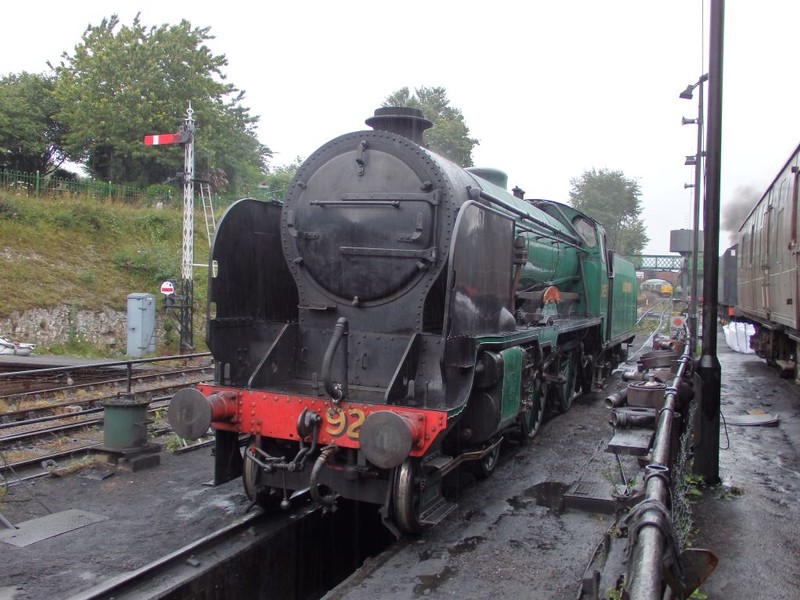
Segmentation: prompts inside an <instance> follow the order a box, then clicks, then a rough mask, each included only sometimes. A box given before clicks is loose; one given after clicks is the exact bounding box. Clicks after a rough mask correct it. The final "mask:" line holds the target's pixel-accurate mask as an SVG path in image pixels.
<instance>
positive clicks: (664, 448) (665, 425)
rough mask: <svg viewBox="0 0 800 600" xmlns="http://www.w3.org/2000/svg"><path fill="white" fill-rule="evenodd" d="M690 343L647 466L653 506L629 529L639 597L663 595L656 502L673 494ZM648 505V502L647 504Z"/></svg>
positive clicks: (634, 593)
mask: <svg viewBox="0 0 800 600" xmlns="http://www.w3.org/2000/svg"><path fill="white" fill-rule="evenodd" d="M689 348H690V345H689V344H687V346H686V348H685V349H684V355H683V356H682V357H681V359H680V361H679V362H680V365H679V367H678V372H677V374H676V376H675V379H674V380H673V381H672V385H671V386H670V387H668V388H667V391H666V395H665V403H664V408H662V409H661V411H660V415H659V420H658V427H657V429H656V436H655V441H654V443H653V452H652V461H651V463H650V464H649V465H648V466H647V468H646V471H647V474H646V475H645V482H646V483H645V498H644V500H643V501H642V502H643V504H644V503H650V504H651V505H652V506H653V508H645V509H644V510H643V511H642V514H641V517H640V520H639V521H638V522H637V523H635V524H634V525H633V526H634V527H636V531H637V532H638V535H634V536H632V535H631V532H630V530H629V533H628V537H629V542H628V543H629V544H630V543H631V542H632V541H633V540H634V539H635V541H636V544H635V546H634V547H633V560H632V561H631V563H630V571H629V574H630V577H628V578H627V580H628V581H629V582H630V585H629V587H628V589H629V592H630V597H631V598H635V599H636V600H660V599H661V598H662V597H663V587H664V584H663V580H662V577H661V564H662V555H663V548H664V542H665V541H666V540H665V539H664V534H663V531H662V527H661V525H662V513H661V512H660V511H658V510H657V508H656V507H657V506H666V505H667V502H668V500H669V498H670V490H669V474H670V467H671V465H670V456H671V439H672V425H673V420H674V416H675V409H676V407H677V404H678V387H679V386H680V384H681V381H682V379H683V377H684V374H685V373H686V369H687V365H688V364H689V363H690V362H691V360H692V359H691V355H690V354H689V352H690V350H689ZM645 506H647V505H645Z"/></svg>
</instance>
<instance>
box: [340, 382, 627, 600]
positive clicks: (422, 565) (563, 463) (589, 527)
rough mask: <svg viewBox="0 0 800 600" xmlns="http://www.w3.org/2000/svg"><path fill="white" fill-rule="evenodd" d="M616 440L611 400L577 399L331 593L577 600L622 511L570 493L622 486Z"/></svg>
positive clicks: (351, 597) (351, 599)
mask: <svg viewBox="0 0 800 600" xmlns="http://www.w3.org/2000/svg"><path fill="white" fill-rule="evenodd" d="M611 436H612V428H611V427H610V425H609V424H608V410H607V409H606V408H605V407H604V406H603V405H602V396H601V395H599V394H592V395H587V396H584V397H582V398H579V399H577V400H576V401H575V403H574V404H573V406H572V408H571V410H570V411H569V412H568V413H566V414H563V415H558V416H557V417H555V418H553V419H551V420H549V421H548V422H546V423H545V424H544V425H543V426H542V429H541V430H540V431H539V433H538V435H537V437H535V438H534V439H533V440H532V441H531V442H530V443H529V444H527V445H525V446H518V445H517V446H515V445H513V444H509V445H508V446H507V447H506V448H505V451H504V454H503V455H502V460H501V464H500V465H499V466H498V468H497V470H496V472H495V473H494V474H493V475H492V477H491V478H490V479H488V480H486V481H481V482H475V483H470V482H468V481H465V482H464V485H463V488H464V489H463V490H461V491H460V493H459V494H458V497H457V502H458V509H457V510H456V511H455V512H454V513H452V514H451V515H450V516H449V517H448V518H447V519H446V520H445V521H443V522H442V523H440V524H438V525H436V526H435V527H432V528H430V529H428V530H427V531H425V532H424V533H423V534H422V535H421V536H420V537H419V538H417V539H411V540H406V541H404V542H403V543H401V544H398V545H397V546H395V547H394V549H393V550H391V551H390V552H389V553H388V554H387V555H385V556H383V557H381V559H380V561H374V562H371V563H370V562H368V563H367V564H366V565H365V566H364V567H362V569H360V570H359V571H358V572H356V573H355V574H354V575H353V576H352V577H351V578H350V579H349V580H348V581H346V582H345V583H343V584H342V585H341V586H339V587H338V588H337V589H335V590H333V591H331V592H330V593H329V594H328V595H327V596H326V597H325V598H326V599H327V600H334V599H335V600H345V599H347V600H367V599H370V600H374V599H375V598H380V599H381V600H383V599H395V598H396V599H401V598H403V599H407V598H424V597H430V598H459V599H476V600H477V599H479V598H480V599H484V598H491V597H496V598H549V599H558V598H564V599H566V598H569V599H574V598H575V597H576V595H577V592H578V589H579V585H580V580H581V577H582V574H583V571H584V569H585V567H586V565H587V564H588V563H589V560H590V558H591V556H592V553H593V552H594V550H595V547H596V546H597V544H598V542H600V540H601V538H602V535H603V533H604V532H605V531H606V530H607V529H608V528H609V527H610V526H611V525H612V523H613V521H614V517H613V516H611V515H608V514H591V513H587V512H583V511H576V510H572V509H568V508H565V505H564V500H563V496H564V492H565V491H566V490H567V488H568V487H569V486H571V485H572V484H573V483H575V482H576V481H584V482H592V481H593V482H596V483H597V484H598V485H602V484H608V485H609V487H610V486H611V485H612V484H621V478H620V476H619V466H618V465H617V463H616V459H615V458H614V456H613V455H612V454H608V453H606V452H605V447H606V444H607V442H608V441H609V439H610V438H611ZM629 459H630V457H627V459H626V461H625V462H624V463H623V464H625V468H626V470H627V471H628V473H627V475H630V476H632V475H633V473H634V472H635V471H636V470H637V467H636V466H635V461H633V462H632V461H631V460H629Z"/></svg>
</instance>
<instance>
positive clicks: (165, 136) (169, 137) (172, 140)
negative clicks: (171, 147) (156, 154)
mask: <svg viewBox="0 0 800 600" xmlns="http://www.w3.org/2000/svg"><path fill="white" fill-rule="evenodd" d="M188 141H189V136H188V135H187V134H185V133H162V134H159V135H146V136H144V145H145V146H163V145H164V144H185V143H186V142H188Z"/></svg>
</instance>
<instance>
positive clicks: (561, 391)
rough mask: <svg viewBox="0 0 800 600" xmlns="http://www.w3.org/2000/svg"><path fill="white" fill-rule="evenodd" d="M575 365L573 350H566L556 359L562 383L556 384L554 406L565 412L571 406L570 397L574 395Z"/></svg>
mask: <svg viewBox="0 0 800 600" xmlns="http://www.w3.org/2000/svg"><path fill="white" fill-rule="evenodd" d="M576 367H577V365H576V364H575V353H574V352H567V353H566V354H564V355H562V356H561V358H559V359H558V374H559V375H560V376H561V378H562V380H563V383H560V384H556V386H557V387H556V393H557V397H556V407H557V408H558V410H559V411H561V412H567V411H568V410H569V408H570V406H572V399H573V398H574V397H575V376H576V374H577V368H576Z"/></svg>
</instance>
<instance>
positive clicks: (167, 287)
mask: <svg viewBox="0 0 800 600" xmlns="http://www.w3.org/2000/svg"><path fill="white" fill-rule="evenodd" d="M161 293H162V294H164V295H165V296H172V294H174V293H175V285H174V284H173V283H172V282H171V281H165V282H164V283H162V284H161Z"/></svg>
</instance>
